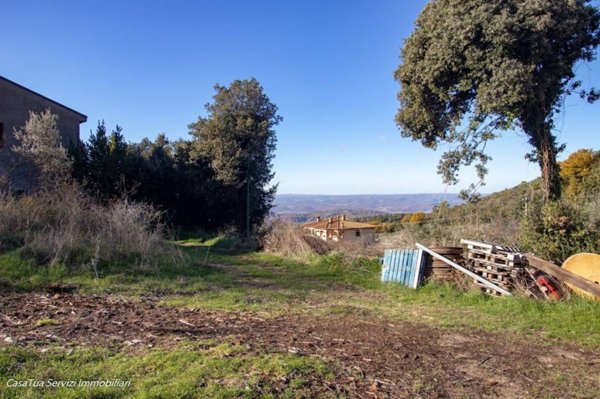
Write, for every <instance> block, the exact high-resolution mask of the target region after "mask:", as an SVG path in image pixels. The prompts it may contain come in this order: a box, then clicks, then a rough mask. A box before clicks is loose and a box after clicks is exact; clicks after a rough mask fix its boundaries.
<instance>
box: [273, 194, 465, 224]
mask: <svg viewBox="0 0 600 399" xmlns="http://www.w3.org/2000/svg"><path fill="white" fill-rule="evenodd" d="M442 201H448V203H449V204H450V205H457V204H460V203H461V200H460V199H459V198H458V195H457V194H444V193H434V194H364V195H362V194H361V195H310V194H280V195H277V197H276V199H275V207H274V209H273V212H274V213H275V215H276V216H278V217H280V218H282V219H286V220H290V221H294V222H305V221H307V220H309V219H311V218H313V217H315V216H316V215H321V216H328V215H334V214H339V213H344V214H346V215H348V216H349V217H360V216H374V215H383V214H391V213H412V212H418V211H422V212H429V211H431V210H432V209H433V207H434V206H436V205H438V204H439V203H440V202H442Z"/></svg>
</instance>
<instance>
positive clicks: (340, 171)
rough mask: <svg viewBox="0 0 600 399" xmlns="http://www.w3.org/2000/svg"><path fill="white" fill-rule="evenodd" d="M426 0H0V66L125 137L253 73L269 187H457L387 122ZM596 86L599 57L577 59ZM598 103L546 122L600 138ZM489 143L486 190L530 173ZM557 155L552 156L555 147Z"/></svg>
mask: <svg viewBox="0 0 600 399" xmlns="http://www.w3.org/2000/svg"><path fill="white" fill-rule="evenodd" d="M425 3H426V2H425V1H410V2H408V1H406V2H405V1H397V0H389V1H380V0H362V1H349V0H347V1H333V0H331V1H317V0H302V1H301V0H295V1H294V0H289V1H281V0H280V1H277V0H273V1H264V0H257V1H250V0H247V1H241V0H239V1H217V0H214V1H179V0H170V1H165V0H154V1H141V0H138V1H126V0H123V1H95V2H92V1H84V0H82V1H75V0H72V1H60V0H59V1H56V0H54V1H27V0H19V1H15V0H3V2H2V11H3V12H2V14H3V16H4V18H3V22H2V34H1V35H0V59H1V60H2V63H1V64H0V75H3V76H5V77H7V78H8V79H11V80H14V81H16V82H18V83H21V84H23V85H25V86H27V87H29V88H31V89H33V90H36V91H38V92H40V93H42V94H44V95H47V96H49V97H51V98H53V99H56V100H57V101H60V102H63V103H64V104H66V105H68V106H70V107H73V108H75V109H77V110H78V111H81V112H83V113H85V114H87V115H88V119H89V121H88V123H86V124H84V125H83V126H82V138H84V139H85V138H87V137H88V136H89V131H90V130H91V129H93V128H94V127H95V126H96V123H97V121H98V120H99V119H104V120H105V121H106V123H107V124H108V125H109V126H111V127H112V126H114V125H115V124H119V125H121V126H123V128H124V132H125V136H126V138H127V139H128V140H129V141H139V140H140V139H141V138H143V137H154V136H156V134H158V133H161V132H165V133H166V134H167V135H168V137H169V138H172V139H176V138H180V137H187V125H188V124H189V123H190V122H192V121H194V120H196V119H197V117H198V116H199V115H203V114H204V107H203V106H204V104H205V103H206V102H208V101H210V99H211V97H212V95H213V93H214V91H213V85H214V84H215V83H219V84H222V85H226V84H228V83H229V82H231V81H232V80H234V79H244V78H249V77H256V78H257V79H258V80H259V81H260V82H261V83H262V85H263V86H264V88H265V91H266V93H267V94H268V96H269V97H270V98H271V100H272V101H273V102H274V103H276V104H277V105H278V106H279V110H280V114H281V115H282V116H283V117H284V121H283V123H282V124H281V125H280V126H279V128H278V129H277V132H278V138H279V143H278V150H277V157H276V160H275V172H276V177H275V182H279V183H280V186H279V192H280V193H306V194H361V193H423V192H444V191H448V192H457V191H458V190H459V189H460V188H464V187H466V186H467V185H468V183H469V182H471V181H473V180H474V174H473V173H472V172H471V171H465V173H463V174H462V180H461V183H460V184H459V185H458V186H455V187H445V186H444V185H443V184H442V182H441V179H440V177H439V176H438V175H437V174H436V166H437V160H438V159H439V155H440V153H439V152H433V151H431V150H426V149H423V148H421V146H420V145H419V144H418V143H413V142H411V141H410V140H409V139H402V138H401V137H400V134H399V132H398V129H397V127H396V126H395V124H394V114H395V112H396V109H397V107H398V102H397V100H396V94H397V92H398V89H399V87H398V85H397V83H396V82H395V81H394V80H393V77H392V74H393V71H394V70H395V69H396V67H397V66H398V63H399V54H400V48H401V46H402V43H403V39H404V38H406V37H407V36H408V35H409V34H410V33H411V31H412V30H413V27H414V20H415V18H416V17H417V15H418V13H419V12H420V10H421V9H422V8H423V6H424V4H425ZM578 74H579V76H580V77H581V78H582V79H583V80H584V82H586V83H592V84H596V85H597V86H600V62H593V63H591V64H588V65H581V66H579V67H578ZM598 111H599V108H598V104H595V105H589V104H586V103H585V102H583V101H581V100H579V99H570V100H569V101H568V103H567V106H566V112H565V114H564V115H563V116H561V117H560V118H559V122H558V124H557V127H558V132H557V134H558V135H559V137H560V140H561V141H562V142H566V143H567V151H566V152H565V155H568V154H569V153H570V152H572V151H574V150H576V149H578V148H582V147H586V148H595V149H599V148H600V135H599V134H597V125H598V122H600V114H599V112H598ZM489 150H490V153H491V155H492V156H493V158H494V160H493V161H492V162H491V163H490V165H489V168H490V175H489V177H488V185H487V187H485V189H484V190H485V191H486V192H491V191H496V190H499V189H502V188H505V187H509V186H512V185H514V184H517V183H519V182H521V181H523V180H529V179H532V178H534V177H536V176H538V175H539V173H538V168H537V166H536V165H534V164H530V163H528V162H526V161H525V160H524V158H523V155H524V154H525V153H526V152H527V151H528V146H527V144H526V141H525V139H524V137H523V136H522V135H519V134H518V133H513V132H510V133H505V135H504V137H503V138H501V139H499V140H497V141H496V142H495V143H493V144H492V145H491V146H489ZM563 157H564V156H563Z"/></svg>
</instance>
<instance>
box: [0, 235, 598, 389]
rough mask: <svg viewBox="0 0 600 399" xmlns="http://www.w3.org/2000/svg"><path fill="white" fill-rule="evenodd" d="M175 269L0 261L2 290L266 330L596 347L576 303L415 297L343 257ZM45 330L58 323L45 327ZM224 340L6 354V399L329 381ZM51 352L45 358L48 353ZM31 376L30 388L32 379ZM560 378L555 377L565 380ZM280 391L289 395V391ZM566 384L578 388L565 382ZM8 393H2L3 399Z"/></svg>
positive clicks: (212, 257) (592, 328) (299, 364)
mask: <svg viewBox="0 0 600 399" xmlns="http://www.w3.org/2000/svg"><path fill="white" fill-rule="evenodd" d="M178 244H179V245H183V246H182V247H181V248H182V250H183V251H184V253H185V257H184V258H183V259H184V261H182V262H180V263H179V264H169V263H167V264H162V265H160V266H158V267H154V268H145V267H142V266H131V265H129V266H124V265H104V266H103V267H101V268H100V269H99V270H98V276H97V277H96V274H95V272H93V271H92V270H86V269H80V270H76V271H72V270H68V269H67V268H65V267H63V266H60V265H56V266H53V267H40V266H38V265H35V263H34V261H33V260H27V259H23V258H22V257H21V256H20V255H19V253H18V251H12V252H7V253H3V254H1V255H0V286H4V287H8V288H10V289H12V290H16V291H17V292H36V291H40V290H43V289H44V288H45V287H47V286H48V285H52V284H54V285H56V284H60V285H63V286H64V285H69V284H72V285H75V286H77V293H78V294H85V295H105V294H111V295H118V296H121V297H125V298H132V299H133V300H134V301H135V300H146V299H149V298H150V299H152V300H154V301H156V302H157V303H159V304H162V305H166V306H169V307H175V308H180V309H200V310H202V311H210V312H225V313H227V312H242V313H246V312H250V313H251V314H254V315H257V316H258V317H260V318H262V319H265V320H269V319H275V318H281V317H284V316H285V317H289V316H290V315H301V316H304V315H314V316H315V317H344V316H349V317H356V318H361V317H366V316H368V317H369V318H372V319H375V320H381V321H382V323H383V322H385V323H396V322H411V323H419V324H422V325H430V326H432V327H435V328H438V329H442V330H446V331H448V332H473V331H489V332H493V333H494V334H501V335H504V336H506V337H507V340H519V339H528V340H532V341H535V342H536V344H539V345H542V346H543V345H547V346H553V345H567V346H570V345H575V346H576V347H578V348H583V349H581V350H587V349H585V348H589V349H590V350H593V351H596V350H597V349H598V348H599V347H600V303H598V302H589V301H584V300H581V299H577V298H573V299H571V300H568V301H561V302H547V301H536V300H530V299H523V298H490V297H486V296H483V295H482V294H480V293H478V292H476V291H469V292H462V291H459V290H456V289H455V288H453V287H451V286H444V285H433V284H429V285H426V286H424V287H422V288H420V289H417V290H411V289H408V288H405V287H402V286H399V285H396V284H381V283H380V282H379V271H380V266H379V263H378V260H377V259H365V258H358V259H355V260H353V261H349V260H346V259H345V258H344V257H343V256H342V255H340V254H332V255H328V256H322V257H315V258H313V259H310V260H309V261H307V262H298V261H294V260H289V259H283V258H280V257H277V256H273V255H268V254H264V253H234V252H231V251H228V250H225V249H223V248H224V247H226V246H227V245H226V243H223V241H222V240H221V239H213V240H186V241H185V242H179V243H178ZM36 323H37V324H36V326H37V327H40V328H42V327H44V328H52V327H54V326H55V325H56V324H60V323H61V321H60V320H54V319H52V318H40V319H39V320H37V321H36ZM242 347H243V346H240V345H235V344H231V343H223V342H220V341H219V340H205V341H203V342H198V341H188V340H186V339H183V340H182V341H181V342H178V344H177V345H175V346H172V347H168V348H164V347H163V348H161V347H156V348H155V347H146V348H139V347H137V346H136V347H132V348H131V349H128V350H125V351H124V350H122V349H116V348H112V347H111V346H110V345H108V346H106V345H104V346H100V347H80V346H77V345H75V346H73V345H69V344H68V343H62V344H53V345H41V346H39V347H38V348H35V347H19V346H14V345H4V346H1V347H0V382H1V383H2V386H1V387H0V397H3V398H4V397H15V398H16V397H61V398H69V397H73V398H75V397H89V398H105V397H106V398H108V397H134V398H137V397H140V398H141V397H156V398H161V397H174V398H175V397H270V396H273V395H274V396H277V397H279V396H284V397H285V396H287V397H302V396H303V392H304V389H305V385H306V378H307V375H310V376H311V378H312V379H313V380H314V379H315V378H317V379H318V378H323V379H324V380H325V379H328V378H331V375H332V374H331V370H330V369H329V368H328V367H329V366H328V365H327V364H326V363H324V362H323V361H322V360H321V359H319V358H317V357H306V356H299V355H297V354H294V353H288V354H282V353H272V352H269V351H263V350H254V351H252V352H251V353H249V352H248V351H244V350H240V348H242ZM40 349H43V351H40ZM32 376H33V377H32ZM102 376H111V378H112V379H121V380H128V379H129V380H135V381H136V384H135V385H134V386H132V387H128V388H126V389H121V390H117V391H115V390H114V388H113V389H108V388H94V389H89V388H85V389H76V390H73V389H71V388H52V389H49V390H40V389H37V388H32V387H29V388H19V390H15V389H7V385H6V383H7V381H8V380H9V379H11V378H12V379H14V380H25V379H27V378H34V377H35V378H36V379H39V380H49V379H52V380H65V379H77V380H79V379H81V380H86V379H97V378H100V377H102ZM560 378H561V377H560V375H559V376H558V377H557V379H558V380H560ZM281 381H285V384H283V385H281ZM564 384H568V385H569V386H570V384H572V381H571V380H570V379H569V378H566V380H565V382H564ZM3 390H4V392H3Z"/></svg>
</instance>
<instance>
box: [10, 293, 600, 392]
mask: <svg viewBox="0 0 600 399" xmlns="http://www.w3.org/2000/svg"><path fill="white" fill-rule="evenodd" d="M208 338H219V341H220V342H222V341H226V342H231V343H234V344H240V345H245V346H246V347H247V348H248V351H249V352H264V351H274V352H284V353H293V354H297V355H300V356H318V357H320V358H322V359H324V360H325V361H327V362H328V363H329V364H331V365H332V368H333V370H334V372H335V373H336V378H335V379H334V380H332V381H327V382H323V381H322V380H320V379H315V381H314V382H311V383H314V386H313V387H312V388H314V392H315V394H317V393H319V394H321V393H323V392H330V393H338V394H342V395H346V396H349V397H359V398H361V397H362V398H366V397H382V398H383V397H389V398H400V397H426V398H436V397H437V398H442V397H443V398H446V397H471V398H484V397H485V398H487V397H498V398H520V397H548V396H551V397H564V395H565V393H566V392H565V391H564V390H562V389H563V388H562V387H561V386H559V385H557V383H553V378H554V377H553V376H555V372H558V371H560V376H562V377H564V378H566V379H567V380H569V379H573V381H575V380H576V381H577V384H578V386H583V387H584V388H585V389H584V390H585V391H589V392H600V382H599V381H598V379H597V376H598V375H600V361H598V359H600V351H598V350H583V349H581V348H578V347H576V346H569V345H565V346H561V347H546V346H542V345H539V344H536V343H535V342H534V340H531V341H525V340H519V339H517V338H515V337H512V336H508V335H504V334H491V333H480V332H479V333H477V332H472V333H460V332H456V331H454V332H451V333H450V332H448V330H443V329H438V328H435V327H431V326H427V325H422V324H413V323H407V322H393V323H391V322H389V321H386V320H383V319H378V318H377V317H374V316H372V315H369V314H360V313H359V314H355V313H343V314H340V315H336V316H320V317H319V316H314V315H302V314H292V315H287V316H284V317H277V318H271V319H268V320H265V319H261V318H260V317H257V315H256V314H254V313H250V312H214V311H202V310H194V309H177V308H172V307H166V306H160V305H157V304H156V303H155V302H153V301H132V300H125V299H122V298H118V297H111V296H83V295H64V294H54V295H53V294H17V293H14V294H6V295H4V296H3V297H2V298H0V342H2V343H3V344H5V345H8V344H18V345H30V346H42V347H43V346H48V345H51V344H52V345H54V344H58V345H63V346H70V345H109V346H115V347H117V349H118V347H140V348H142V347H147V346H160V347H170V346H173V345H177V344H178V342H179V341H181V340H186V339H191V340H194V339H208ZM567 396H570V395H567Z"/></svg>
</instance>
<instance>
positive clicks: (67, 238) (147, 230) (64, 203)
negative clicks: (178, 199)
mask: <svg viewBox="0 0 600 399" xmlns="http://www.w3.org/2000/svg"><path fill="white" fill-rule="evenodd" d="M163 232H164V226H163V224H162V222H161V212H159V211H157V210H156V209H154V208H153V207H151V206H149V205H145V204H139V203H133V202H130V201H127V200H116V201H113V202H111V203H108V204H106V205H101V204H98V203H97V202H95V201H93V200H92V199H91V198H89V197H87V196H85V195H83V194H81V192H80V191H79V190H78V187H77V186H73V185H62V186H60V187H59V188H56V189H54V190H52V191H40V192H37V193H35V194H33V195H30V196H24V197H15V196H12V195H10V194H8V193H0V249H3V248H4V249H7V248H11V247H12V248H16V247H21V248H22V251H21V252H22V253H23V254H24V255H29V256H32V257H35V258H36V259H37V260H38V261H39V263H50V264H57V263H65V264H67V265H69V266H71V267H72V266H77V265H82V264H91V265H92V266H98V265H99V264H100V263H102V262H121V261H128V262H135V263H138V264H139V265H151V264H153V263H155V262H157V261H158V259H162V258H164V256H177V253H175V252H174V251H175V250H174V249H171V248H168V247H166V246H165V244H164V243H163Z"/></svg>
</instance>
